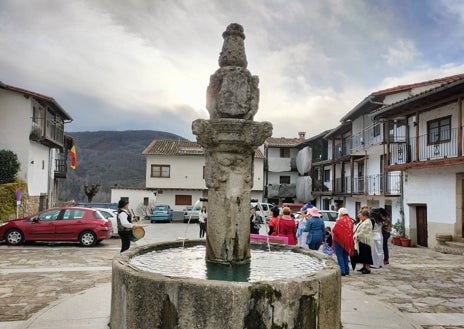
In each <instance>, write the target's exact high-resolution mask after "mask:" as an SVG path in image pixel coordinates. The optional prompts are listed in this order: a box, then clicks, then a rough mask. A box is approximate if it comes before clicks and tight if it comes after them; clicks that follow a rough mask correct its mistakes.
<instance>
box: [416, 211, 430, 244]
mask: <svg viewBox="0 0 464 329" xmlns="http://www.w3.org/2000/svg"><path fill="white" fill-rule="evenodd" d="M416 223H417V244H418V245H419V246H423V247H427V246H428V243H427V235H428V234H427V206H416Z"/></svg>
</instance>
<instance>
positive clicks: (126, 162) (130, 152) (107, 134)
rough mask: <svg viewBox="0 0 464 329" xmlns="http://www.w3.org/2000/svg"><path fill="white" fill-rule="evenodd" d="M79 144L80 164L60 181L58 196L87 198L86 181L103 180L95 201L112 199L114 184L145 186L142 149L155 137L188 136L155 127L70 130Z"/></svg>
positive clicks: (71, 198)
mask: <svg viewBox="0 0 464 329" xmlns="http://www.w3.org/2000/svg"><path fill="white" fill-rule="evenodd" d="M67 134H68V135H70V136H72V137H73V138H74V140H75V144H76V153H77V166H76V169H75V170H72V169H71V168H69V169H68V175H67V178H66V179H62V180H60V181H59V184H60V186H59V191H60V192H59V196H58V199H59V200H60V201H62V202H64V201H70V200H75V201H81V202H86V201H87V196H86V195H85V193H84V186H85V185H95V184H100V185H101V186H100V190H99V192H98V193H97V194H96V195H95V197H94V198H93V200H92V201H94V202H110V201H111V200H110V199H111V189H110V187H111V186H114V185H116V184H117V185H119V186H126V187H127V186H128V187H144V186H145V170H146V167H145V160H146V159H145V156H144V155H142V151H143V150H144V149H145V148H146V147H147V146H148V145H149V144H150V143H151V142H152V141H153V140H154V139H176V140H185V138H183V137H180V136H178V135H175V134H171V133H167V132H162V131H153V130H128V131H95V132H70V133H67Z"/></svg>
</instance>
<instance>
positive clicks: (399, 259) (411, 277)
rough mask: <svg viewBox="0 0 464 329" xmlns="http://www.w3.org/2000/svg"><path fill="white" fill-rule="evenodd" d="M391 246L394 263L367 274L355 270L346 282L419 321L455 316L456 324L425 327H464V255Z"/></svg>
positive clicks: (444, 328)
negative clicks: (442, 316)
mask: <svg viewBox="0 0 464 329" xmlns="http://www.w3.org/2000/svg"><path fill="white" fill-rule="evenodd" d="M389 247H390V251H391V256H390V257H391V258H390V265H385V266H384V267H382V268H380V269H372V271H371V272H372V273H371V274H367V275H362V274H360V273H359V272H356V271H354V272H351V275H350V276H347V277H343V280H342V284H343V285H344V286H345V285H346V286H347V287H349V288H351V289H353V290H357V291H361V292H363V293H365V294H367V295H375V296H376V297H377V298H378V300H380V301H382V302H386V303H390V304H391V305H393V306H394V307H395V308H397V309H398V310H399V311H400V312H402V313H407V314H409V315H410V316H411V317H412V318H414V319H416V320H418V321H419V322H420V319H421V318H425V317H430V316H431V315H436V316H439V315H440V316H441V315H443V314H447V315H448V317H450V318H455V320H454V322H456V323H455V324H456V325H454V324H453V326H449V325H448V326H436V325H431V326H427V325H424V326H423V328H424V329H425V328H427V329H455V328H464V318H463V317H462V315H463V314H464V256H459V255H448V254H441V253H438V252H436V251H434V250H431V249H427V248H404V247H398V246H394V245H389ZM358 267H360V265H358ZM422 323H423V322H422Z"/></svg>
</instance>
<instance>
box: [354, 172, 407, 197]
mask: <svg viewBox="0 0 464 329" xmlns="http://www.w3.org/2000/svg"><path fill="white" fill-rule="evenodd" d="M353 182H354V183H353V185H354V186H353V194H364V195H399V194H400V192H401V185H400V184H401V173H399V172H389V173H385V174H377V175H370V176H367V179H365V178H364V177H355V178H354V179H353Z"/></svg>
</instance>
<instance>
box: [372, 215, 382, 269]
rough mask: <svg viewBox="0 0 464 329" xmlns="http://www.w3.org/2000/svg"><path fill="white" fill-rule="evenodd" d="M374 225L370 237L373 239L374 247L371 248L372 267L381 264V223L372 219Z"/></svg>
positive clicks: (380, 265) (377, 266)
mask: <svg viewBox="0 0 464 329" xmlns="http://www.w3.org/2000/svg"><path fill="white" fill-rule="evenodd" d="M373 223H374V227H373V229H372V239H373V240H374V248H372V262H373V264H372V266H371V267H373V268H380V267H382V265H383V236H382V223H381V222H376V221H373Z"/></svg>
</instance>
